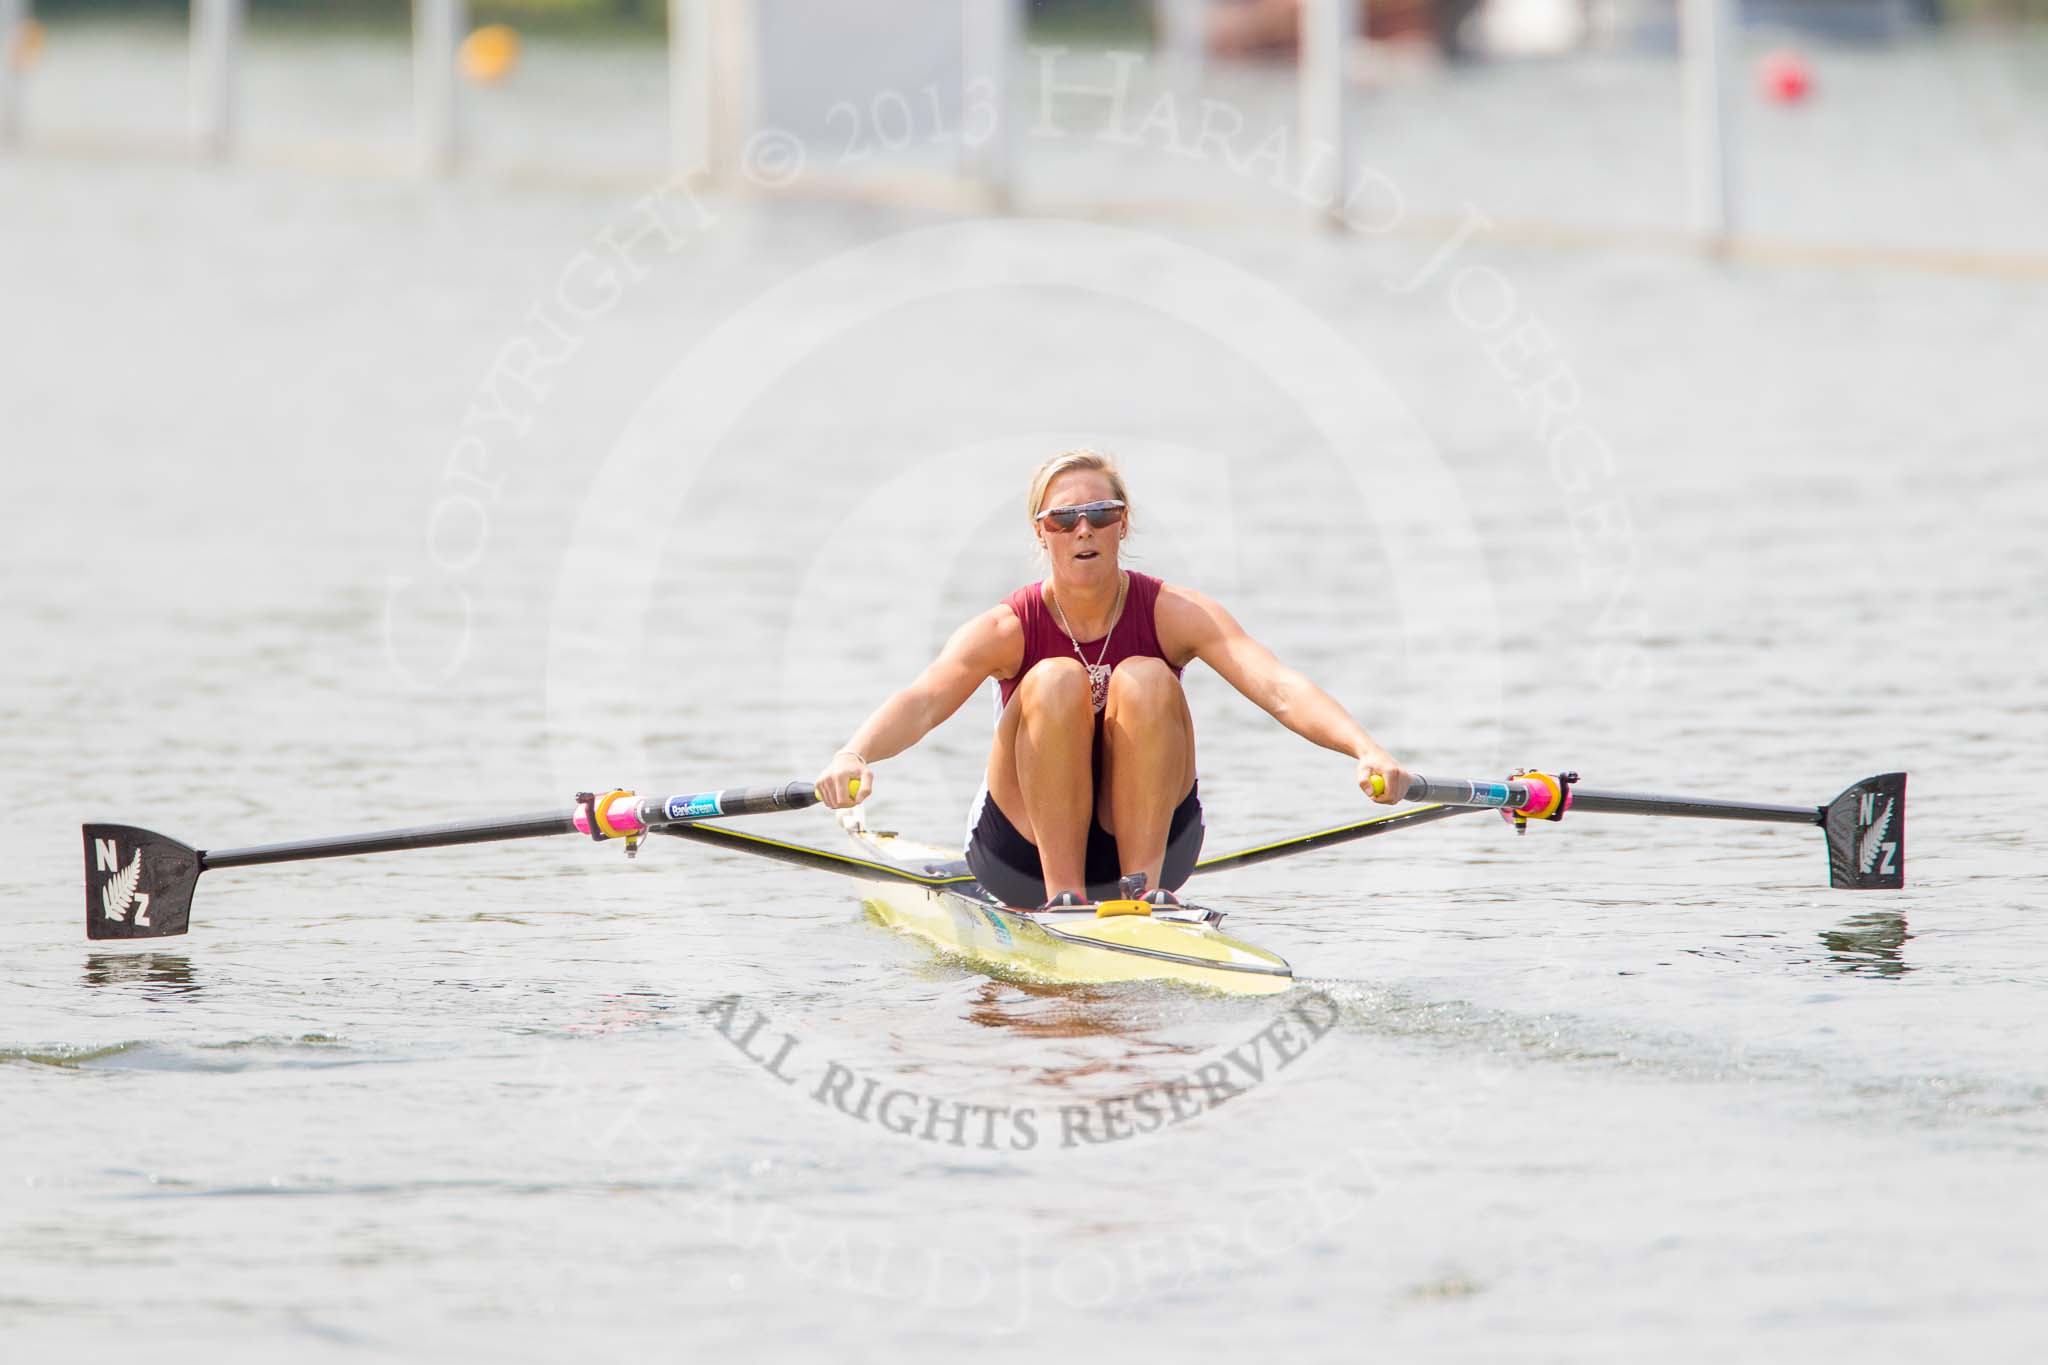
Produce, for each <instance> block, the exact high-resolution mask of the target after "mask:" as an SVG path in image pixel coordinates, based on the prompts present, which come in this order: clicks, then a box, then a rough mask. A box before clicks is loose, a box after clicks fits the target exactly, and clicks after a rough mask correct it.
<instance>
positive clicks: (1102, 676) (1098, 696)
mask: <svg viewBox="0 0 2048 1365" xmlns="http://www.w3.org/2000/svg"><path fill="white" fill-rule="evenodd" d="M1129 581H1130V580H1129V579H1128V578H1126V577H1125V576H1124V575H1122V574H1118V575H1117V580H1116V608H1115V610H1113V611H1111V612H1110V614H1109V629H1107V630H1105V631H1103V632H1102V648H1100V649H1098V650H1096V651H1095V662H1094V663H1092V664H1091V663H1089V662H1088V656H1087V655H1086V654H1083V653H1082V652H1081V642H1080V641H1079V640H1077V639H1075V638H1074V628H1073V627H1072V626H1070V625H1068V624H1067V614H1066V613H1065V612H1063V611H1061V610H1060V599H1059V594H1058V593H1056V592H1054V591H1053V590H1052V588H1051V586H1050V585H1048V586H1047V587H1046V590H1045V598H1046V601H1048V602H1050V603H1052V614H1053V616H1054V617H1055V618H1057V619H1058V621H1059V623H1060V629H1061V630H1063V631H1065V632H1066V636H1067V643H1068V644H1070V645H1072V646H1073V647H1074V657H1075V658H1077V659H1079V660H1080V661H1081V667H1083V668H1085V669H1087V670H1088V699H1089V700H1090V701H1091V702H1093V703H1094V705H1095V709H1096V710H1097V711H1100V710H1101V709H1102V708H1103V707H1105V706H1107V705H1108V704H1109V665H1108V664H1106V663H1104V662H1103V660H1104V659H1107V658H1108V657H1109V637H1110V636H1112V635H1114V634H1116V623H1117V622H1119V621H1121V620H1123V619H1124V587H1125V585H1126V584H1128V583H1129Z"/></svg>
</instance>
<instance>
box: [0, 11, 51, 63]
mask: <svg viewBox="0 0 2048 1365" xmlns="http://www.w3.org/2000/svg"><path fill="white" fill-rule="evenodd" d="M46 37H47V35H46V34H45V33H44V31H43V26H42V24H41V23H40V22H38V21H37V20H34V19H27V20H23V21H22V25H21V27H20V28H17V29H16V30H15V31H14V41H13V42H11V43H9V44H8V45H7V64H8V65H9V66H12V67H13V68H14V69H15V70H16V71H26V70H28V69H29V68H30V67H32V66H34V65H35V64H36V60H37V59H38V58H39V57H41V56H42V55H43V43H44V41H45V39H46Z"/></svg>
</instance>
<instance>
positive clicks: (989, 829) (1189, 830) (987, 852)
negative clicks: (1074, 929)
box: [967, 782, 1207, 909]
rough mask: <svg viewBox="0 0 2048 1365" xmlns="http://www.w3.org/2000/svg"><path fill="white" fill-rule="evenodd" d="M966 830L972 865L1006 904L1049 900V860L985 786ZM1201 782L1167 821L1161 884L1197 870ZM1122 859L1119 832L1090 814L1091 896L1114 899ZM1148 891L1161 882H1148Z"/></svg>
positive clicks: (1174, 887) (1087, 867)
mask: <svg viewBox="0 0 2048 1365" xmlns="http://www.w3.org/2000/svg"><path fill="white" fill-rule="evenodd" d="M973 819H974V823H973V824H972V825H970V826H969V827H968V831H967V867H968V870H969V871H971V872H972V873H974V879H975V880H976V881H978V882H980V883H981V884H982V885H983V886H984V887H986V888H987V889H988V890H989V891H991V892H993V893H994V894H995V896H996V898H997V899H998V900H1000V901H1002V903H1003V904H1005V905H1014V906H1017V907H1019V908H1020V909H1030V908H1033V907H1036V906H1040V905H1043V904H1045V865H1044V864H1043V863H1041V862H1040V861H1039V859H1038V845H1036V844H1034V843H1032V842H1031V841H1030V840H1029V839H1026V838H1025V837H1024V835H1023V834H1022V833H1021V832H1020V831H1019V830H1018V829H1017V827H1016V826H1015V825H1013V824H1011V823H1010V817H1009V816H1007V815H1004V814H1003V810H1002V807H1000V806H998V805H997V804H996V802H995V798H994V797H992V796H990V795H989V794H988V793H987V792H986V791H984V792H983V793H982V794H981V801H980V805H979V807H978V809H977V810H976V811H975V814H974V817H973ZM1206 832H1207V831H1206V830H1205V828H1204V826H1203V824H1202V784H1201V783H1200V782H1197V783H1195V785H1194V786H1192V787H1190V788H1188V794H1187V798H1186V799H1185V800H1183V801H1182V802H1181V803H1180V804H1179V805H1178V806H1175V807H1174V808H1173V820H1172V822H1171V823H1169V824H1168V825H1167V827H1166V861H1165V862H1164V863H1163V864H1162V865H1161V866H1160V869H1159V884H1160V886H1163V887H1165V888H1166V889H1167V890H1168V891H1178V890H1179V889H1180V888H1181V887H1182V885H1184V884H1185V883H1186V882H1187V879H1188V877H1189V875H1190V874H1191V873H1193V872H1194V870H1195V860H1196V859H1198V858H1200V857H1201V856H1202V836H1203V835H1204V834H1205V833H1206ZM1122 872H1123V864H1122V863H1121V862H1120V861H1119V860H1118V858H1117V851H1116V836H1115V835H1113V834H1111V833H1110V832H1109V831H1108V830H1106V829H1104V828H1103V827H1102V826H1101V825H1100V824H1099V823H1097V822H1096V820H1095V819H1094V818H1093V817H1092V816H1091V817H1090V818H1089V821H1088V851H1087V853H1086V854H1085V855H1084V858H1083V863H1082V873H1083V875H1084V876H1085V877H1086V878H1087V879H1088V898H1089V899H1090V900H1098V901H1104V900H1114V899H1115V898H1116V897H1117V895H1118V894H1120V892H1119V887H1118V882H1119V881H1120V879H1121V875H1122ZM1145 889H1146V890H1147V891H1152V890H1155V889H1157V888H1154V887H1150V886H1148V887H1146V888H1145Z"/></svg>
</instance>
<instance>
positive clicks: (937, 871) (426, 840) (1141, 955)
mask: <svg viewBox="0 0 2048 1365" xmlns="http://www.w3.org/2000/svg"><path fill="white" fill-rule="evenodd" d="M1577 780H1578V779H1577V777H1576V775H1575V774H1571V773H1564V774H1560V775H1552V774H1547V773H1540V772H1529V773H1517V774H1516V775H1515V776H1514V777H1512V778H1510V779H1508V780H1507V781H1505V782H1470V781H1454V782H1453V781H1441V780H1435V779H1431V778H1415V779H1413V780H1412V781H1411V782H1410V784H1409V786H1408V790H1407V792H1406V793H1405V796H1406V798H1407V799H1408V800H1411V801H1419V802H1423V803H1425V804H1422V805H1418V806H1415V807H1412V808H1410V809H1406V810H1401V811H1397V812H1394V813H1392V814H1387V815H1376V816H1372V817H1369V818H1367V819H1363V820H1357V821H1353V822H1351V823H1349V824H1344V825H1336V826H1333V827H1331V828H1328V829H1321V830H1313V831H1310V832H1308V833H1306V834H1298V835H1294V836H1292V837H1289V838H1286V839H1279V840H1275V841H1273V842H1271V843H1267V844H1259V845H1255V846H1254V847H1251V848H1245V849H1240V850H1238V851H1236V852H1234V853H1226V854H1222V855H1220V856H1217V857H1212V858H1206V859H1204V860H1202V862H1200V863H1199V864H1197V865H1196V867H1195V871H1196V872H1198V873H1200V872H1215V871H1220V870H1223V869H1225V868H1237V867H1246V866H1250V865H1252V864H1255V863H1262V862H1268V861H1270V860H1272V859H1275V858H1282V857H1287V856H1290V855H1292V854H1297V853H1303V852H1307V851H1309V850H1311V849H1317V848H1327V847H1329V846H1331V845H1334V844H1340V843H1348V842H1350V841H1352V840H1356V839H1363V838H1367V837H1370V836H1374V835H1379V834H1386V833H1391V832H1393V831H1395V830H1400V829H1407V828H1412V827H1414V826H1417V825H1424V824H1430V823H1433V822H1434V821H1437V820H1440V819H1444V818H1447V817H1449V816H1453V815H1459V814H1463V813H1466V812H1468V811H1472V810H1487V809H1491V810H1498V811H1500V812H1501V813H1502V814H1503V815H1505V816H1507V817H1508V818H1509V819H1510V820H1512V821H1513V823H1514V825H1515V827H1516V829H1517V830H1518V831H1520V830H1526V827H1527V825H1528V823H1529V822H1530V821H1534V820H1549V821H1555V820H1560V819H1562V818H1563V817H1564V815H1565V814H1566V812H1568V811H1578V812H1595V811H1597V812H1606V813H1611V814H1632V815H1652V816H1680V817H1687V818H1694V819H1713V820H1744V821H1761V822H1766V823H1773V824H1798V825H1818V826H1819V827H1820V828H1821V831H1822V833H1823V834H1824V835H1825V836H1826V840H1827V851H1828V880H1829V882H1830V884H1831V885H1834V886H1837V887H1843V888H1848V889H1851V890H1871V889H1896V888H1898V887H1901V886H1903V885H1904V884H1905V865H1906V864H1905V856H1906V775H1905V774H1904V773H1884V774H1881V775H1879V776H1877V777H1870V778H1865V779H1864V780H1863V781H1861V782H1858V783H1856V784H1855V785H1854V786H1852V787H1850V788H1848V789H1847V790H1846V791H1844V792H1842V793H1841V794H1840V795H1839V796H1837V797H1835V798H1834V799H1833V800H1832V801H1829V802H1826V803H1825V804H1821V805H1811V806H1803V805H1770V804H1764V803H1759V802H1751V801H1730V800H1723V799H1719V798H1708V797H1684V796H1653V795H1646V794H1641V793H1635V792H1613V791H1594V790H1590V789H1588V788H1584V787H1580V786H1578V785H1576V784H1577ZM817 799H818V798H817V793H816V792H814V791H813V790H812V789H811V787H810V785H809V784H808V783H801V782H792V783H788V784H786V785H784V786H779V787H730V788H724V789H721V790H718V791H708V792H695V793H690V794H686V795H681V796H668V797H640V796H636V795H635V794H634V793H632V792H627V791H612V792H607V793H604V794H603V795H598V794H596V793H592V792H582V793H579V794H578V796H577V798H576V802H575V804H574V805H573V806H572V807H571V808H570V809H568V810H566V811H562V810H556V811H545V812H541V813H538V814H533V815H517V816H506V817H499V818H495V819H486V820H472V821H462V822H459V823H454V824H445V825H428V826H421V827H417V828H411V829H394V830H381V831H377V832H374V833H370V834H348V835H335V836H329V837H325V838H318V839H307V840H301V841H298V842H294V843H282V844H260V845H254V846H251V847H247V848H229V849H211V850H202V849H196V848H192V847H190V846H188V845H185V844H182V843H179V842H178V841H177V840H175V839H170V838H166V837H165V836H163V835H161V834H156V833H153V832H152V831H149V830H145V829H137V828H135V827H134V826H130V825H112V824H90V825H86V826H85V827H84V837H85V932H86V937H87V938H90V939H135V938H162V937H166V936H169V935H173V934H182V933H185V932H186V931H187V929H189V928H190V927H191V916H192V893H193V891H194V889H195V887H196V886H197V884H198V881H199V874H200V873H202V872H205V871H208V870H211V869H225V868H233V867H252V866H257V865H260V864H264V863H281V862H296V861H300V860H303V859H311V858H336V857H346V856H353V855H357V854H366V853H388V852H393V851H397V850H401V849H417V848H440V847H447V846H452V845H457V844H475V843H489V842H494V841H499V840H508V839H531V838H538V837H542V836H546V835H554V834H582V835H585V836H587V837H589V838H591V839H594V840H597V841H600V842H603V841H610V840H620V841H623V842H624V844H625V847H626V852H627V854H628V855H629V856H630V855H631V854H632V853H633V852H634V851H635V850H637V849H638V847H639V846H640V844H641V842H642V840H643V839H644V838H645V836H646V835H647V834H649V833H657V834H665V835H670V836H673V837H676V838H681V839H688V840H693V841H696V842H699V843H709V844H715V845H717V846H719V847H723V848H727V849H731V850H735V851H739V852H745V853H751V854H756V855H759V856H761V857H764V858H768V859H772V860H774V861H777V862H782V863H788V864H791V865H794V866H798V867H806V868H812V869H815V870H820V871H827V872H835V873H838V874H840V875H842V876H846V877H851V878H853V879H855V880H858V881H860V882H863V883H865V884H866V890H865V895H864V900H865V903H866V904H867V906H868V909H869V912H870V913H871V914H872V915H873V916H874V917H875V918H876V919H878V920H880V921H881V922H882V923H884V924H887V925H889V926H891V927H893V928H896V929H899V930H903V931H906V932H909V933H912V934H915V935H917V936H918V937H920V938H923V939H925V940H928V941H929V942H931V943H933V944H936V945H937V946H939V947H941V948H944V949H947V950H949V951H951V952H954V953H957V954H958V955H960V956H961V957H963V958H965V959H967V960H969V961H970V962H972V963H973V964H975V965H976V966H979V967H982V968H986V969H990V970H993V971H997V972H1004V973H1011V974H1016V975H1022V976H1028V977H1032V978H1037V979H1043V980H1050V981H1064V982H1115V981H1175V982H1181V983H1184V984H1187V985H1193V986H1199V987H1204V988H1207V989H1210V990H1218V991H1229V992H1234V993H1244V994H1268V993H1271V992H1275V991H1282V990H1286V989H1287V988H1288V986H1290V985H1291V984H1292V983H1293V980H1294V975H1293V972H1292V970H1291V969H1290V968H1289V967H1288V965H1287V963H1286V961H1285V960H1284V959H1282V958H1281V957H1279V956H1277V955H1276V954H1274V953H1271V952H1269V951H1267V950H1266V949H1264V948H1260V947H1256V946H1254V945H1253V944H1250V943H1247V942H1245V941H1244V940H1242V939H1239V938H1235V937H1233V936H1232V935H1229V934H1226V933H1224V932H1223V931H1222V929H1221V927H1220V925H1221V922H1222V920H1223V912H1222V911H1220V910H1214V909H1209V908H1206V907H1203V906H1198V905H1185V906H1182V907H1179V908H1177V909H1160V908H1157V907H1151V906H1147V905H1146V904H1144V903H1143V902H1141V901H1131V900H1120V901H1108V902H1104V903H1102V904H1100V905H1089V906H1081V907H1077V908H1072V909H1062V910H1053V911H1044V910H1027V909H1021V908H1018V907H1014V906H1006V905H1004V904H1002V903H1001V902H1000V901H999V900H997V899H996V898H995V897H993V896H991V895H990V894H989V893H988V892H986V891H985V890H983V889H982V888H981V886H980V885H979V884H978V883H976V882H975V880H974V877H973V876H972V874H970V873H969V872H968V871H967V868H966V864H965V863H964V862H962V861H961V860H960V858H959V857H958V855H957V854H953V853H951V852H949V851H947V850H943V849H936V848H929V847H925V846H922V845H918V844H915V843H912V842H910V841H908V840H905V839H902V838H901V837H899V836H897V835H894V834H888V833H882V832H878V831H872V830H869V829H868V828H867V827H866V825H865V824H864V822H863V821H862V820H861V819H860V817H859V809H860V808H858V807H856V808H854V809H853V810H849V811H846V812H842V814H841V821H842V823H843V824H844V826H845V828H846V830H847V832H848V834H850V835H851V836H852V837H853V839H854V843H855V848H856V850H857V851H856V852H847V853H839V852H834V851H832V850H830V849H822V848H814V847H812V846H810V845H808V844H798V843H791V842H787V841H784V840H779V839H771V838H766V837H764V836H761V835H757V834H754V833H752V832H750V831H747V830H743V829H739V828H735V827H733V826H730V825H721V824H712V823H709V822H710V821H712V820H714V819H716V818H719V817H725V816H740V815H755V814H763V813H767V812H771V811H788V810H798V809H801V808H803V807H806V806H810V805H814V804H816V802H817Z"/></svg>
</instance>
